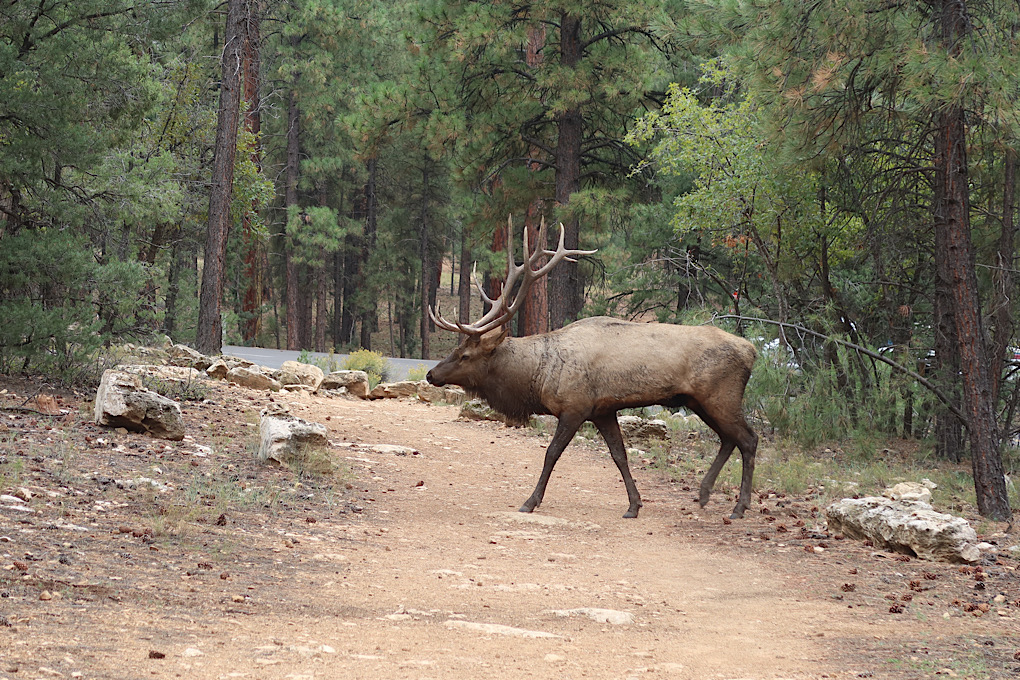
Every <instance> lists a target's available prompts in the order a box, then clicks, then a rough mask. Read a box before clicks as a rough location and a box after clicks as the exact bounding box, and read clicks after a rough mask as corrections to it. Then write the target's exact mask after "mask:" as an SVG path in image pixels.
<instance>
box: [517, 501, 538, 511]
mask: <svg viewBox="0 0 1020 680" xmlns="http://www.w3.org/2000/svg"><path fill="white" fill-rule="evenodd" d="M534 509H535V504H534V503H532V502H530V501H529V502H527V503H525V504H524V505H522V506H521V507H519V508H517V512H531V511H532V510H534Z"/></svg>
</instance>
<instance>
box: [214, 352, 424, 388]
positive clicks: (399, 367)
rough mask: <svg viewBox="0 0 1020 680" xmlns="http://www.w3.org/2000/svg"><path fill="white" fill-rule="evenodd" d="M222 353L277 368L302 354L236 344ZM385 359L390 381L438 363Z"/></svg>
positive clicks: (318, 354) (342, 356) (340, 356)
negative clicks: (389, 367) (389, 371)
mask: <svg viewBox="0 0 1020 680" xmlns="http://www.w3.org/2000/svg"><path fill="white" fill-rule="evenodd" d="M223 353H224V354H229V355H231V356H235V357H240V358H242V359H247V360H248V361H254V362H255V363H256V364H259V365H260V366H267V367H269V368H279V367H280V366H282V365H283V362H284V361H299V360H300V358H301V355H302V352H296V351H293V350H286V349H265V348H262V347H239V346H237V345H224V346H223ZM307 356H311V357H312V358H313V359H314V358H322V359H328V358H329V355H328V354H323V353H322V352H308V353H307V354H306V357H307ZM347 356H348V355H346V354H334V355H333V358H334V359H335V360H336V363H337V364H338V365H339V364H342V363H343V362H344V360H345V359H346V358H347ZM387 361H389V362H390V366H391V367H392V369H393V370H392V371H391V375H390V376H389V380H391V381H392V380H404V379H405V378H407V374H408V372H409V371H410V370H411V369H413V368H417V367H418V366H421V365H423V364H424V365H425V366H426V367H428V368H432V367H433V366H435V365H436V364H438V363H439V362H438V361H435V360H425V359H399V358H388V359H387Z"/></svg>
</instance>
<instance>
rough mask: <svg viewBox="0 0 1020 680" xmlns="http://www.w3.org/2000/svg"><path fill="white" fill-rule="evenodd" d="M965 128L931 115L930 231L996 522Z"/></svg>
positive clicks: (948, 21) (954, 21) (995, 469)
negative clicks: (944, 274)
mask: <svg viewBox="0 0 1020 680" xmlns="http://www.w3.org/2000/svg"><path fill="white" fill-rule="evenodd" d="M940 10H941V17H940V18H941V25H942V40H943V43H944V46H945V47H946V49H947V50H948V51H949V52H950V54H958V53H959V51H960V40H961V39H962V38H963V36H964V35H965V34H966V32H967V30H968V27H969V22H970V17H969V16H968V14H967V6H966V3H965V1H964V0H942V2H941V7H940ZM967 181H968V180H967V128H966V121H965V118H964V111H963V109H962V108H960V107H958V106H950V107H948V108H946V109H944V110H943V111H941V112H939V113H937V114H936V115H935V197H934V199H935V200H934V204H935V229H936V231H941V232H942V233H943V235H944V237H943V239H941V242H942V243H944V244H945V247H946V250H945V252H943V253H939V252H936V253H935V257H936V259H943V258H944V259H945V260H946V267H947V270H948V272H949V274H950V276H951V279H950V291H951V294H952V303H953V317H954V319H955V321H956V337H957V346H958V347H957V348H958V350H959V353H960V371H961V374H962V378H963V396H964V403H965V406H966V409H967V410H966V411H965V413H966V415H967V419H968V423H967V429H968V433H969V435H970V456H971V464H972V466H973V469H974V489H975V492H976V494H977V504H978V512H980V513H981V515H982V516H984V517H988V518H991V519H997V520H1008V519H1009V518H1010V517H1011V512H1010V508H1009V497H1008V495H1007V492H1006V478H1005V474H1004V473H1003V467H1002V456H1001V453H1000V450H999V437H998V431H997V427H996V422H995V405H994V403H993V402H992V395H993V388H992V377H991V371H990V366H989V362H988V356H987V354H988V353H987V350H986V344H985V334H984V328H983V327H982V322H981V306H980V297H979V295H978V284H977V273H976V271H975V270H976V267H975V261H974V250H973V246H972V244H971V234H970V193H969V187H968V184H967Z"/></svg>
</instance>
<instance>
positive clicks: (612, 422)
mask: <svg viewBox="0 0 1020 680" xmlns="http://www.w3.org/2000/svg"><path fill="white" fill-rule="evenodd" d="M592 422H593V423H595V427H597V428H598V430H599V434H601V435H602V438H603V439H605V440H606V445H607V446H609V453H610V454H611V455H612V456H613V462H614V463H616V467H617V468H619V470H620V474H621V475H622V476H623V485H624V486H625V487H627V500H629V501H630V507H629V508H628V509H627V512H626V513H625V514H624V515H623V516H624V517H627V518H630V517H637V516H638V511H639V510H640V509H641V505H642V503H641V494H639V493H638V490H637V485H636V484H635V483H634V478H633V477H632V476H631V474H630V465H629V464H628V463H627V447H626V446H624V443H623V433H622V432H620V422H619V421H618V420H617V419H616V414H615V413H610V414H609V415H607V416H601V417H599V418H594V419H592Z"/></svg>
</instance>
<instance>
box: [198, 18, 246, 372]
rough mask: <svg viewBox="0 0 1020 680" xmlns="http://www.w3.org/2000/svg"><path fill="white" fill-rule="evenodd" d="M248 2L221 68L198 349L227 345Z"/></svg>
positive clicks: (231, 26)
mask: <svg viewBox="0 0 1020 680" xmlns="http://www.w3.org/2000/svg"><path fill="white" fill-rule="evenodd" d="M246 8H247V2H246V1H245V0H230V1H229V3H228V4H227V24H226V31H225V33H224V46H223V55H222V58H221V62H220V67H221V70H222V73H223V80H222V83H221V85H220V103H219V111H218V113H217V120H216V147H215V150H214V154H213V172H212V186H211V191H210V192H209V222H208V229H207V232H206V244H205V263H204V265H203V268H202V292H201V294H200V296H199V312H198V329H197V332H196V338H195V349H197V350H198V351H199V352H202V353H203V354H208V355H212V354H219V353H220V349H221V348H222V346H223V345H222V343H223V327H222V322H221V320H220V301H221V300H222V298H223V276H224V263H225V260H226V254H227V237H228V236H229V234H230V197H231V193H232V190H233V185H234V157H235V155H236V152H237V124H238V119H239V117H240V109H241V52H242V51H243V49H244V29H245V17H246V15H247V12H246Z"/></svg>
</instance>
